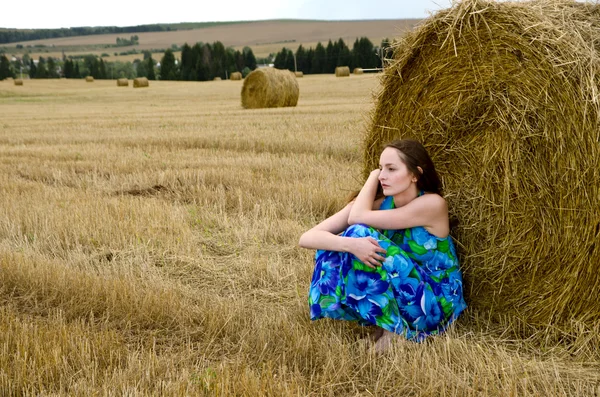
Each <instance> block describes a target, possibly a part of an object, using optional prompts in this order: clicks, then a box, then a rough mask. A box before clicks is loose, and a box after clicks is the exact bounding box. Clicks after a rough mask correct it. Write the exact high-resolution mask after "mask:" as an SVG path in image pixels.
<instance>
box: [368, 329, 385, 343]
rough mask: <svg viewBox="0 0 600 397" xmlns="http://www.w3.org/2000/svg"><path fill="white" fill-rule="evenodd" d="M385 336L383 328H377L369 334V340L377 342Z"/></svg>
mask: <svg viewBox="0 0 600 397" xmlns="http://www.w3.org/2000/svg"><path fill="white" fill-rule="evenodd" d="M382 336H383V328H380V327H375V329H374V330H373V331H371V333H370V334H369V337H368V338H369V340H370V341H371V342H377V341H378V340H379V338H381V337H382Z"/></svg>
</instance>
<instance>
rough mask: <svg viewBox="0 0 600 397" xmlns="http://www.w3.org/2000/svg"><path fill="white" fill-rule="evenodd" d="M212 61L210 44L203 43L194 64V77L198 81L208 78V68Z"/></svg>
mask: <svg viewBox="0 0 600 397" xmlns="http://www.w3.org/2000/svg"><path fill="white" fill-rule="evenodd" d="M211 63H212V51H211V46H210V44H204V45H203V46H202V48H201V54H200V56H199V57H198V63H197V64H196V79H197V80H198V81H207V80H210V78H211V76H210V68H211Z"/></svg>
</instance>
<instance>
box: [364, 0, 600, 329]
mask: <svg viewBox="0 0 600 397" xmlns="http://www.w3.org/2000/svg"><path fill="white" fill-rule="evenodd" d="M599 39H600V8H599V7H598V6H596V5H592V4H582V3H575V2H572V1H534V2H519V3H516V2H501V3H500V2H498V3H497V2H490V1H484V0H465V1H462V2H460V3H456V4H455V5H454V6H453V7H452V8H450V9H448V10H444V11H441V12H439V13H437V14H435V15H433V16H432V17H430V18H428V19H427V20H425V21H424V22H423V23H422V24H421V25H420V27H419V28H418V29H416V30H415V31H414V32H412V33H411V34H409V35H407V36H406V37H404V38H402V39H401V40H400V41H399V42H397V43H396V44H395V48H394V60H393V62H392V63H391V65H389V67H387V68H386V70H385V73H384V75H383V77H382V90H381V92H380V93H379V95H378V98H377V104H376V108H375V109H374V111H373V114H372V122H371V126H370V129H369V131H368V132H367V134H366V136H365V138H364V142H363V143H364V169H363V173H364V175H365V176H366V175H367V173H368V172H369V171H370V170H372V169H374V168H376V167H377V163H378V153H379V151H380V150H381V146H382V144H384V143H386V142H388V141H390V140H392V139H396V138H414V139H417V140H419V141H421V142H423V143H424V144H425V146H426V147H427V148H428V150H429V152H430V154H431V156H432V158H433V160H434V163H435V164H436V167H437V169H438V172H439V173H440V176H441V177H442V180H443V184H444V192H445V197H446V200H447V202H448V204H449V208H450V211H451V217H452V218H453V219H456V220H457V221H458V225H457V226H455V227H454V228H453V231H452V234H453V236H454V237H455V238H456V239H457V241H458V250H459V256H460V259H461V261H462V266H463V270H464V276H465V296H466V298H467V303H468V304H469V305H470V307H471V309H472V310H476V311H478V310H482V311H485V312H486V313H487V314H489V315H490V316H491V317H494V318H501V317H502V318H504V319H507V318H508V319H514V320H515V321H517V322H519V323H521V324H526V325H527V327H529V328H527V327H525V329H528V330H529V331H524V332H537V331H535V330H547V329H549V328H550V327H560V328H561V329H563V330H565V329H566V330H567V332H568V330H569V327H571V326H574V324H577V323H583V324H586V325H590V326H595V327H597V326H598V324H599V323H600V305H598V303H597V302H598V300H597V295H598V291H599V290H600V271H598V265H599V264H600V190H599V187H600V128H599V120H600V105H599V97H598V95H599V93H598V83H599V78H600V74H599V70H600V60H599V56H598V51H597V48H596V47H594V43H600V40H599Z"/></svg>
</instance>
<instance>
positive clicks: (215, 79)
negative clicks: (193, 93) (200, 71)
mask: <svg viewBox="0 0 600 397" xmlns="http://www.w3.org/2000/svg"><path fill="white" fill-rule="evenodd" d="M213 81H221V78H220V77H219V76H217V77H215V78H214V79H213Z"/></svg>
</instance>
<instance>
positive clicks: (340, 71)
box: [335, 66, 350, 77]
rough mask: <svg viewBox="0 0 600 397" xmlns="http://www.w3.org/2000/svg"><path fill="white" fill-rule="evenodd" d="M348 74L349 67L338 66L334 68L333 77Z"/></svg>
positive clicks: (346, 75)
mask: <svg viewBox="0 0 600 397" xmlns="http://www.w3.org/2000/svg"><path fill="white" fill-rule="evenodd" d="M348 76H350V68H349V67H348V66H338V67H337V68H335V77H348Z"/></svg>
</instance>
